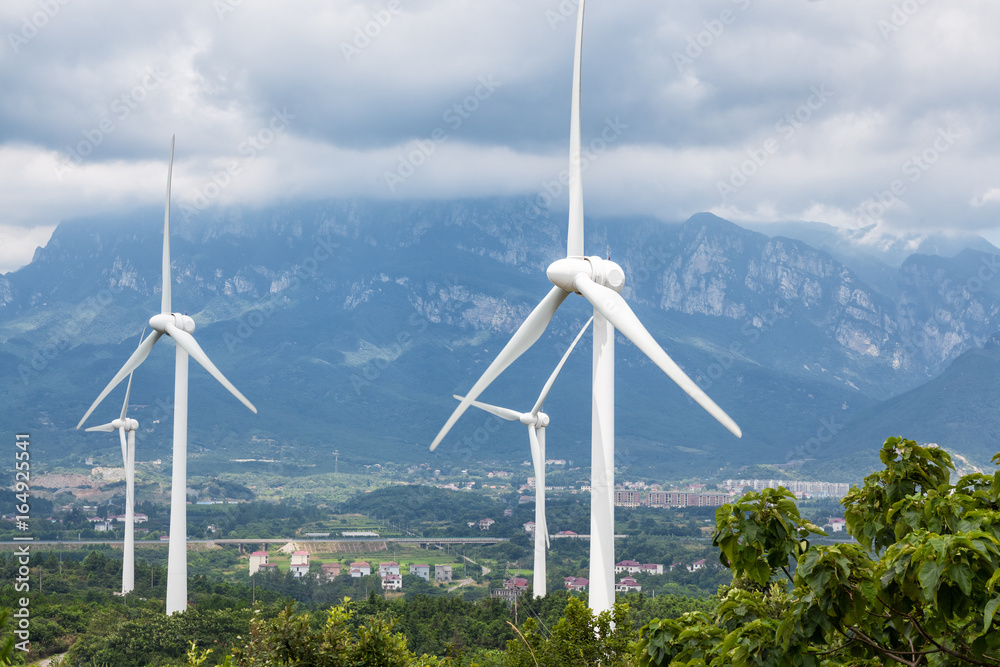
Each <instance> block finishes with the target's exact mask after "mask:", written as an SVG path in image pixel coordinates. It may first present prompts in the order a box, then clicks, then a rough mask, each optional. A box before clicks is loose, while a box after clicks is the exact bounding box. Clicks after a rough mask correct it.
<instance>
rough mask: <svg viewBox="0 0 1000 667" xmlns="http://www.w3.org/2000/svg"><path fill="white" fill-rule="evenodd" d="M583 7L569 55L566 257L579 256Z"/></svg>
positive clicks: (581, 240)
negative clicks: (571, 60)
mask: <svg viewBox="0 0 1000 667" xmlns="http://www.w3.org/2000/svg"><path fill="white" fill-rule="evenodd" d="M583 5H584V0H580V11H579V13H578V16H577V22H576V50H575V52H574V55H573V102H572V107H571V109H570V121H569V233H568V234H567V235H566V256H567V257H582V256H583V167H582V166H581V155H580V75H581V68H582V65H583Z"/></svg>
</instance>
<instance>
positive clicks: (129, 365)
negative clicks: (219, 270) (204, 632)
mask: <svg viewBox="0 0 1000 667" xmlns="http://www.w3.org/2000/svg"><path fill="white" fill-rule="evenodd" d="M173 169H174V140H173V138H171V140H170V165H169V167H168V169H167V203H166V211H165V213H164V216H163V286H162V293H161V298H160V312H159V313H158V314H156V315H153V316H152V317H151V318H149V326H150V327H151V328H152V329H153V331H152V332H150V334H149V336H147V337H146V339H145V340H144V341H142V342H141V343H139V347H138V348H137V349H136V351H135V352H133V353H132V356H131V357H129V358H128V361H126V362H125V365H124V366H122V368H121V370H120V371H118V374H117V375H115V376H114V377H113V378H112V379H111V382H109V383H108V386H107V387H105V388H104V391H102V392H101V394H100V395H99V396H98V397H97V400H96V401H94V404H93V405H91V406H90V409H89V410H87V414H85V415H83V419H81V420H80V423H79V424H77V425H76V427H77V428H80V427H81V426H82V425H83V422H85V421H87V417H89V416H90V413H91V412H93V411H94V408H96V407H97V406H98V405H99V404H100V402H101V401H103V400H104V397H105V396H107V395H108V393H109V392H110V391H111V390H112V389H114V388H115V387H116V386H118V383H120V382H121V381H122V380H124V379H125V376H126V375H129V374H130V373H131V372H132V371H134V370H135V369H136V368H137V367H138V366H139V364H141V363H142V362H143V361H145V359H146V357H147V356H149V351H150V350H152V349H153V345H155V344H156V341H158V340H159V339H160V336H162V335H164V334H166V335H167V336H170V338H172V339H173V341H174V343H175V344H176V345H177V356H176V361H175V364H174V433H173V437H174V445H173V457H174V461H173V472H172V475H171V479H170V544H169V547H168V552H167V614H173V613H174V612H179V611H184V610H185V609H186V608H187V496H186V493H185V491H186V489H187V416H188V357H189V356H190V357H193V358H194V360H195V361H197V362H198V363H199V364H201V365H202V366H203V367H204V368H205V370H207V371H208V372H209V373H210V374H211V375H212V377H214V378H215V379H216V380H218V381H219V383H220V384H222V386H223V387H225V388H226V389H227V390H229V393H231V394H232V395H233V396H235V397H236V398H238V399H239V400H240V402H242V403H243V405H245V406H247V407H248V408H250V410H251V411H253V412H254V413H255V414H256V412H257V408H255V407H254V406H253V404H252V403H251V402H250V401H248V400H247V398H246V397H245V396H244V395H243V394H241V393H240V391H239V390H238V389H237V388H236V387H234V386H233V384H232V383H231V382H230V381H229V380H227V379H226V376H224V375H223V374H222V372H221V371H219V369H218V368H216V367H215V364H213V363H212V360H211V359H209V358H208V355H207V354H205V352H204V351H203V350H202V349H201V346H200V345H198V341H196V340H195V339H194V336H192V335H191V334H192V333H193V332H194V326H195V325H194V320H192V319H191V318H190V317H188V316H187V315H183V314H181V313H174V312H171V303H170V287H171V280H170V179H171V175H172V173H173Z"/></svg>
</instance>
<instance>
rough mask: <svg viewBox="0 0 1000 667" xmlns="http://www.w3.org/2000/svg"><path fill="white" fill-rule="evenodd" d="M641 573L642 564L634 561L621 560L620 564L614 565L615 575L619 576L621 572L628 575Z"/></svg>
mask: <svg viewBox="0 0 1000 667" xmlns="http://www.w3.org/2000/svg"><path fill="white" fill-rule="evenodd" d="M641 571H642V563H639V562H638V561H634V560H623V561H621V562H620V563H615V574H621V573H622V572H627V573H629V574H639V572H641Z"/></svg>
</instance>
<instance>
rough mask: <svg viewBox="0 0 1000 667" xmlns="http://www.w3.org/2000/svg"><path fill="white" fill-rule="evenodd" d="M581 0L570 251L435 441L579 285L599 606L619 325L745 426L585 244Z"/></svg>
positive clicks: (594, 598)
mask: <svg viewBox="0 0 1000 667" xmlns="http://www.w3.org/2000/svg"><path fill="white" fill-rule="evenodd" d="M584 5H585V0H580V9H579V14H578V18H577V26H576V49H575V53H574V62H573V98H572V108H571V112H570V143H569V232H568V235H567V240H566V257H565V258H563V259H559V260H556V261H555V262H553V263H552V264H551V265H550V266H549V267H548V269H547V270H546V272H545V273H546V275H547V277H548V279H549V280H550V281H551V282H552V284H553V287H552V289H551V290H549V293H548V294H547V295H546V296H545V298H544V299H542V301H541V302H540V303H539V304H538V305H537V306H536V307H535V309H534V310H532V311H531V313H530V314H529V315H528V317H527V318H526V319H525V320H524V322H523V323H522V324H521V326H520V327H519V328H518V330H517V331H516V332H515V333H514V335H513V337H512V338H511V339H510V341H509V342H508V343H507V345H506V346H505V347H504V348H503V349H502V350H501V351H500V354H499V355H497V358H496V359H495V360H494V361H493V363H492V364H490V365H489V367H488V368H487V369H486V371H485V372H484V373H483V375H482V377H480V378H479V380H477V381H476V383H475V384H474V385H473V386H472V389H470V390H469V392H468V393H467V394H466V395H465V398H463V399H462V401H461V403H459V405H458V407H457V408H455V411H454V412H453V413H452V414H451V416H450V417H449V418H448V421H447V422H445V424H444V426H443V427H442V428H441V431H440V432H439V433H438V434H437V437H435V438H434V442H432V443H431V450H434V449H435V448H436V447H437V446H438V444H440V442H441V440H442V439H443V438H444V437H445V435H447V433H448V431H449V430H451V427H452V426H454V424H455V422H456V421H458V418H459V417H461V416H462V414H463V413H464V412H465V411H466V410H467V409H468V408H469V406H470V405H472V402H473V401H474V400H476V398H478V397H479V395H480V394H481V393H482V392H483V390H485V389H486V388H487V387H488V386H489V385H490V383H491V382H493V380H495V379H496V378H497V376H499V375H500V373H502V372H503V371H504V370H505V369H506V368H507V367H508V366H510V364H511V363H513V362H514V361H515V360H516V359H517V358H518V357H520V356H521V355H522V354H523V353H524V352H525V351H526V350H527V349H528V348H530V347H531V346H532V345H533V344H534V343H535V341H537V340H538V338H539V337H540V336H541V335H542V333H543V332H544V331H545V328H546V327H547V326H548V324H549V321H551V319H552V316H553V315H554V314H555V312H556V309H558V308H559V306H560V305H561V304H562V302H563V301H564V300H565V299H566V297H568V296H569V295H570V294H572V293H576V294H580V295H581V296H583V297H584V298H585V299H586V300H587V301H589V302H590V304H591V305H592V306H593V307H594V361H593V363H594V367H593V375H592V378H593V388H592V392H593V393H592V413H591V458H592V461H591V506H590V599H589V602H588V604H589V606H590V608H591V610H593V612H594V613H595V614H598V613H600V612H602V611H606V610H610V609H611V606H612V605H613V604H614V600H615V591H614V526H615V522H614V461H615V450H614V437H615V426H614V417H615V415H614V412H615V410H614V408H615V385H614V371H615V357H614V342H615V329H618V331H620V332H621V333H622V334H624V335H625V337H626V338H628V339H629V340H631V341H632V342H633V343H634V344H635V346H636V347H638V348H639V349H640V350H642V352H643V353H644V354H645V355H646V356H647V357H649V358H650V360H651V361H653V363H655V364H656V365H657V366H659V367H660V369H661V370H662V371H663V372H664V373H666V374H667V376H669V377H670V379H671V380H673V381H674V382H675V383H677V384H678V385H679V386H680V388H681V389H683V390H684V392H685V393H687V395H688V396H690V397H691V398H692V399H694V401H695V402H696V403H698V405H700V406H701V407H702V408H704V409H705V410H706V411H708V413H709V414H710V415H712V416H713V417H715V419H717V420H718V421H719V422H720V423H721V424H722V425H723V426H725V427H726V428H727V429H729V431H731V432H732V433H733V435H735V436H736V437H742V432H741V431H740V427H739V426H737V425H736V422H734V421H733V420H732V418H730V417H729V415H727V414H726V413H725V412H724V411H723V410H722V408H720V407H719V406H718V405H716V404H715V402H714V401H713V400H712V399H711V398H709V397H708V395H707V394H705V392H704V391H702V390H701V388H700V387H699V386H698V385H697V384H695V383H694V381H693V380H691V378H689V377H688V376H687V374H686V373H685V372H684V371H683V370H681V368H680V366H678V365H677V364H676V363H674V361H673V360H672V359H671V358H670V357H669V356H668V355H667V353H666V352H664V351H663V348H661V347H660V346H659V344H658V343H657V342H656V340H655V339H654V338H653V336H652V335H650V333H649V331H647V330H646V327H644V326H643V325H642V322H640V321H639V318H638V317H636V315H635V313H634V312H632V309H631V308H630V307H629V305H628V303H626V302H625V299H623V298H622V296H621V295H620V294H619V292H621V290H622V288H623V287H624V286H625V272H624V271H623V270H622V268H621V266H619V265H618V264H616V263H615V262H612V261H611V260H610V259H607V260H605V259H601V258H600V257H587V256H585V255H584V251H583V179H582V171H583V170H582V167H581V151H580V72H581V62H582V59H583V14H584Z"/></svg>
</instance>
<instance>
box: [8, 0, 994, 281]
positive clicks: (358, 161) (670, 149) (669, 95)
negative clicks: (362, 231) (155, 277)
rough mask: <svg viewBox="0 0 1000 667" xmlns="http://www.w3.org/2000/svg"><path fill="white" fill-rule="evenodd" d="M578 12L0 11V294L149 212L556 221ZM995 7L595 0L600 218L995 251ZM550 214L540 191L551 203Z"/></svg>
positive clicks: (982, 3) (79, 7)
mask: <svg viewBox="0 0 1000 667" xmlns="http://www.w3.org/2000/svg"><path fill="white" fill-rule="evenodd" d="M576 7H577V5H576V2H575V1H573V0H561V1H560V0H475V1H473V0H468V1H462V0H420V1H419V2H418V1H417V0H372V1H365V2H352V1H348V0H331V1H329V2H322V3H318V2H305V1H304V0H289V1H286V2H282V3H262V2H251V1H250V0H197V1H195V0H175V1H172V2H169V3H166V2H160V3H152V2H124V1H122V0H92V1H87V0H6V1H5V2H4V3H2V4H0V272H4V271H9V270H12V269H14V268H17V267H18V266H20V265H22V264H24V263H26V262H27V261H29V260H30V258H31V254H32V252H33V250H34V248H35V246H37V245H40V244H44V243H45V241H46V240H47V238H48V236H49V234H51V231H52V229H53V228H54V226H55V225H56V224H57V223H59V222H60V221H62V220H65V219H70V218H74V217H77V216H90V215H101V214H104V213H123V212H127V211H129V210H131V209H134V208H137V207H143V206H150V205H154V204H157V203H159V202H162V199H163V194H164V186H165V175H166V174H165V167H166V160H167V157H168V155H169V147H170V138H171V136H172V135H175V134H176V136H177V144H176V154H175V165H174V206H175V207H179V206H188V207H194V208H198V209H204V208H207V207H214V206H226V205H232V204H239V205H251V206H256V205H266V204H277V203H280V202H281V201H286V200H290V199H300V198H326V197H377V198H390V197H391V198H450V197H465V196H484V195H526V196H531V197H534V198H536V199H537V200H538V201H540V202H541V203H548V202H549V201H551V202H552V207H553V208H564V207H565V205H566V204H565V200H566V195H565V192H562V191H560V190H561V189H562V188H561V186H560V185H559V183H558V178H559V172H560V171H561V170H562V169H564V168H565V165H566V162H567V142H568V132H569V96H570V84H571V74H572V48H573V39H574V32H575V16H576ZM997 26H1000V3H997V2H996V0H964V1H963V2H960V3H956V2H948V1H946V0H813V1H810V0H713V1H701V2H695V1H694V0H685V1H680V2H665V1H663V0H655V1H654V0H617V1H615V2H611V1H610V0H590V3H589V4H588V5H587V22H586V30H585V40H584V80H583V143H584V146H585V147H586V148H587V149H588V150H589V153H590V155H589V160H588V167H587V170H586V172H585V174H584V197H585V206H586V208H587V211H588V212H589V213H593V214H611V213H616V212H617V213H644V214H651V215H655V216H658V217H660V218H662V219H664V220H681V219H684V218H686V217H688V216H689V215H691V214H692V213H695V212H698V211H706V210H708V211H713V212H715V213H717V214H719V215H722V216H723V217H727V218H729V219H731V220H734V221H751V220H753V221H771V220H817V221H822V222H828V223H831V224H836V225H839V226H843V227H858V226H861V225H865V224H870V223H872V222H880V223H882V225H883V226H884V227H885V228H887V229H894V230H903V231H923V230H932V229H938V230H940V229H961V230H964V231H974V232H977V233H981V234H983V235H984V236H986V237H987V238H989V239H990V240H992V241H994V242H1000V226H998V225H997V221H1000V159H998V158H1000V84H998V83H997V82H998V81H1000V42H998V40H997V39H996V31H997ZM550 192H551V193H554V194H553V195H552V196H550V194H549V193H550Z"/></svg>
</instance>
